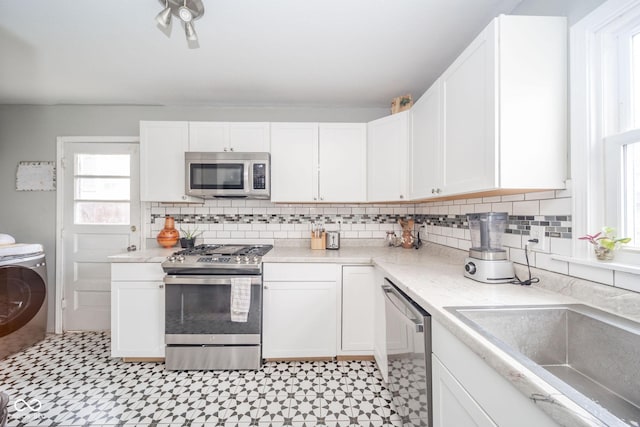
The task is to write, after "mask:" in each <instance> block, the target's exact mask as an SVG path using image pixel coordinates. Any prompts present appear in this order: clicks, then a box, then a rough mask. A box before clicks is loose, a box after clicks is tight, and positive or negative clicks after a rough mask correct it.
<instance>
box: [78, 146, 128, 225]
mask: <svg viewBox="0 0 640 427" xmlns="http://www.w3.org/2000/svg"><path fill="white" fill-rule="evenodd" d="M74 166H75V168H74V170H75V173H74V223H75V224H94V225H95V224H114V225H122V224H129V222H130V217H131V213H130V211H131V209H130V188H131V187H130V181H131V171H130V156H129V155H128V154H76V156H75V165H74Z"/></svg>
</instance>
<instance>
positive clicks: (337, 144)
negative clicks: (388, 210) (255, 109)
mask: <svg viewBox="0 0 640 427" xmlns="http://www.w3.org/2000/svg"><path fill="white" fill-rule="evenodd" d="M365 159H366V126H365V125H364V124H362V123H322V124H318V123H272V124H271V200H272V201H273V202H363V201H365V200H366V180H365V169H366V165H365Z"/></svg>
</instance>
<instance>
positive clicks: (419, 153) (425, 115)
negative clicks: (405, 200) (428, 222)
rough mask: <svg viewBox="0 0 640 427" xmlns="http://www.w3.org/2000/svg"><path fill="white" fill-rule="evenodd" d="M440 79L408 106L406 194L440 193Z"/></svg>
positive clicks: (426, 195)
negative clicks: (407, 177) (408, 139)
mask: <svg viewBox="0 0 640 427" xmlns="http://www.w3.org/2000/svg"><path fill="white" fill-rule="evenodd" d="M441 105H442V103H441V100H440V80H437V81H436V82H435V83H434V84H433V85H432V86H431V87H430V88H429V90H427V91H426V92H425V93H424V95H422V97H420V99H419V100H418V102H416V103H415V104H414V106H413V107H411V138H410V139H411V143H410V151H409V159H410V164H409V166H410V168H411V170H410V173H409V198H411V199H412V200H414V199H424V198H426V197H436V196H438V195H440V193H442V188H441V187H442V179H441V175H442V170H441V169H442V167H441V164H442V161H441V159H442V137H441V136H442V131H441V128H442V126H441V122H440V121H441V119H442V114H441V110H442V108H441Z"/></svg>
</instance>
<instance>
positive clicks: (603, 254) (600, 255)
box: [593, 246, 616, 261]
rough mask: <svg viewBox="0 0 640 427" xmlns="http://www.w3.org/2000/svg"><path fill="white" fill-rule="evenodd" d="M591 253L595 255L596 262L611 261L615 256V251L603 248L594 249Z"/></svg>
mask: <svg viewBox="0 0 640 427" xmlns="http://www.w3.org/2000/svg"><path fill="white" fill-rule="evenodd" d="M593 252H594V253H595V254H596V258H597V259H598V261H612V260H613V258H615V256H616V250H615V249H609V248H605V247H604V246H596V247H594V248H593Z"/></svg>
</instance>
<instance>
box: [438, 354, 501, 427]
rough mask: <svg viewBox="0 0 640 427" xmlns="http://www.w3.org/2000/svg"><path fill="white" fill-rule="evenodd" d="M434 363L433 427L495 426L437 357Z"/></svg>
mask: <svg viewBox="0 0 640 427" xmlns="http://www.w3.org/2000/svg"><path fill="white" fill-rule="evenodd" d="M432 361H433V366H432V376H433V377H432V381H433V427H450V426H456V427H475V426H487V427H491V426H495V425H496V424H495V423H494V422H493V420H491V418H490V417H489V416H488V415H487V414H486V413H485V412H484V411H483V410H482V408H481V407H480V406H479V405H478V403H477V402H476V401H475V400H473V398H472V397H471V396H470V395H469V393H467V391H466V390H465V389H464V387H462V385H461V384H460V383H459V382H458V381H457V380H456V379H455V378H454V377H453V375H451V372H449V371H448V370H447V368H445V367H444V365H443V364H442V363H440V360H439V359H438V358H437V357H436V356H435V355H434V356H433V358H432Z"/></svg>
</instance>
